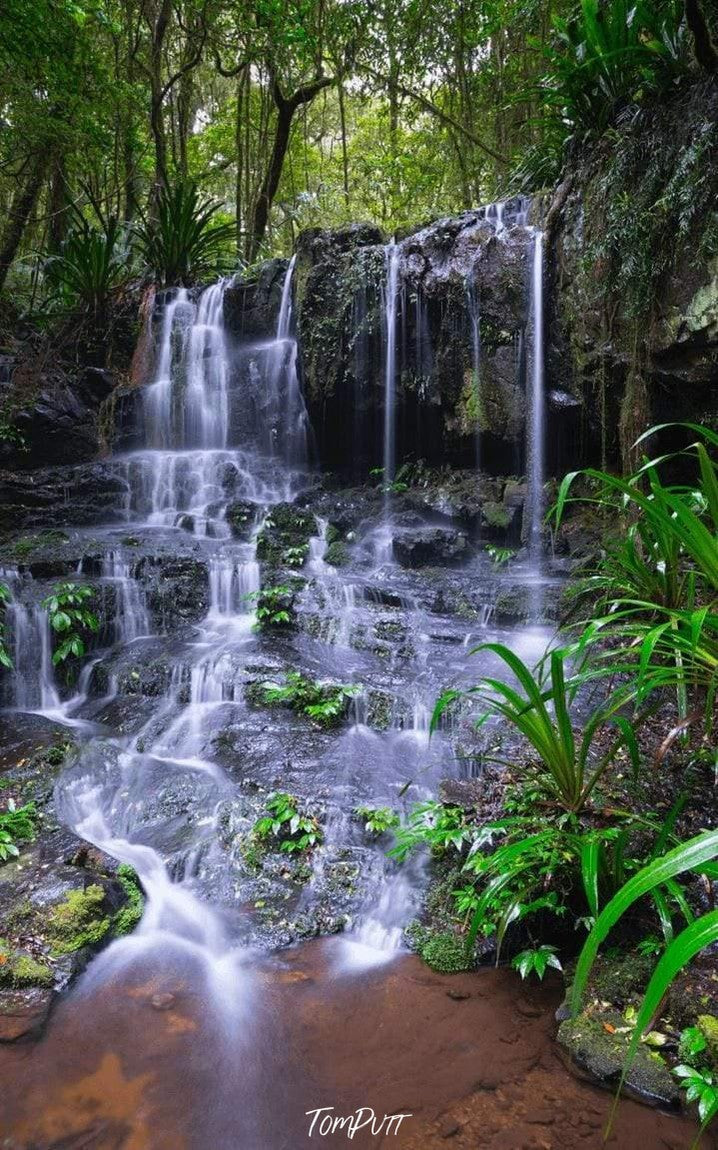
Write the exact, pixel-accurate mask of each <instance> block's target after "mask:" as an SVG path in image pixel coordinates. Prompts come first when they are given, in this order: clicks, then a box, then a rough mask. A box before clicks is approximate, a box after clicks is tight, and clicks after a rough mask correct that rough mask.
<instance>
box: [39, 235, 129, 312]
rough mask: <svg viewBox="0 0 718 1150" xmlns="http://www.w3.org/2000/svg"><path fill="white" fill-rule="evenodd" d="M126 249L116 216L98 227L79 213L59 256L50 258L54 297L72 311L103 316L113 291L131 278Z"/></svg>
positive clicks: (48, 268) (47, 271) (47, 273)
mask: <svg viewBox="0 0 718 1150" xmlns="http://www.w3.org/2000/svg"><path fill="white" fill-rule="evenodd" d="M126 264H127V259H126V252H125V251H124V250H123V245H122V233H121V229H120V225H119V224H118V222H117V220H116V219H111V220H110V221H109V222H108V224H107V226H106V227H105V228H102V229H100V228H94V227H92V225H91V224H90V223H88V221H87V220H86V219H85V218H84V217H83V216H82V215H81V214H80V213H79V212H77V213H76V216H75V220H74V223H73V225H72V228H71V230H70V232H69V235H68V237H67V239H66V240H65V242H64V244H63V245H62V247H61V249H60V251H59V252H58V254H57V255H51V256H49V257H48V259H47V261H46V264H45V277H46V280H47V282H48V284H49V286H50V288H51V290H52V292H53V298H54V299H55V300H56V301H57V302H58V303H59V304H60V305H61V306H62V307H64V308H66V309H68V310H72V309H77V308H79V309H81V310H82V311H84V312H86V313H87V315H89V316H91V317H92V318H93V319H94V320H100V319H102V318H103V317H104V316H105V314H106V312H107V307H108V304H109V302H110V298H111V296H112V293H113V292H114V291H116V290H117V289H118V288H119V287H120V286H121V285H122V283H123V282H124V281H125V280H126V279H127V270H126Z"/></svg>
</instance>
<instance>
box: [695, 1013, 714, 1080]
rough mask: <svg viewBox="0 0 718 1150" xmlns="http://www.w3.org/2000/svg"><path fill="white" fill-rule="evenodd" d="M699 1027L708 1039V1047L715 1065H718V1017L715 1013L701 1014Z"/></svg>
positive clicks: (698, 1020) (698, 1021)
mask: <svg viewBox="0 0 718 1150" xmlns="http://www.w3.org/2000/svg"><path fill="white" fill-rule="evenodd" d="M697 1023H698V1029H699V1030H700V1032H701V1034H702V1035H703V1037H704V1038H705V1040H706V1048H707V1050H708V1055H709V1057H710V1060H711V1062H712V1063H713V1066H716V1067H718V1018H716V1016H715V1015H714V1014H701V1015H700V1016H699V1018H698V1019H697Z"/></svg>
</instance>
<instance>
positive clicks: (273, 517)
mask: <svg viewBox="0 0 718 1150" xmlns="http://www.w3.org/2000/svg"><path fill="white" fill-rule="evenodd" d="M318 530H319V528H318V525H317V521H316V519H315V518H314V516H313V515H312V514H311V513H310V512H307V511H303V510H302V509H301V508H298V507H297V506H296V505H295V504H293V503H276V504H275V505H274V506H273V507H272V509H271V513H270V514H269V515H268V516H267V518H266V520H265V522H264V526H263V528H262V530H261V532H260V533H259V535H258V536H257V558H258V559H259V560H260V562H262V563H266V564H267V566H269V567H295V568H296V567H302V566H303V564H304V562H305V560H306V558H307V555H308V554H309V540H310V539H311V538H312V536H314V535H317V534H318Z"/></svg>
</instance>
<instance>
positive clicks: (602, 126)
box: [0, 0, 716, 297]
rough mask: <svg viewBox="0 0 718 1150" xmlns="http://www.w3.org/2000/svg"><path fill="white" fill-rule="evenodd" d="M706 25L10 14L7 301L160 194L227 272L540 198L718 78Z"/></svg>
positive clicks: (120, 232) (669, 3) (186, 13)
mask: <svg viewBox="0 0 718 1150" xmlns="http://www.w3.org/2000/svg"><path fill="white" fill-rule="evenodd" d="M708 9H709V6H708V5H706V4H705V3H703V4H701V2H700V0H687V2H686V3H685V5H684V4H683V3H682V2H681V0H645V2H641V0H639V2H638V3H637V4H636V3H631V4H628V3H627V2H626V0H580V2H576V0H447V3H445V4H443V5H442V6H441V8H440V9H438V8H437V6H436V4H435V3H432V2H431V0H255V2H252V0H5V3H4V4H3V6H2V12H1V13H0V210H1V213H2V230H1V232H0V288H1V287H2V286H3V285H5V283H6V280H7V277H8V274H10V276H11V278H10V281H9V283H8V286H10V285H11V284H12V285H13V289H14V292H15V293H16V294H17V293H19V295H20V297H23V296H24V295H27V294H28V293H29V292H31V291H33V292H34V291H35V289H36V286H37V285H36V283H35V280H36V278H37V276H38V274H39V269H43V268H44V269H47V267H48V262H47V261H48V258H50V257H52V255H53V253H61V252H62V251H63V249H64V246H65V245H67V243H68V242H69V241H74V242H75V244H77V242H78V240H77V237H78V234H79V236H80V242H81V243H83V244H84V243H85V242H92V243H95V247H96V250H95V251H94V252H93V253H92V258H93V259H94V260H95V261H96V262H97V264H98V265H102V266H101V267H100V270H99V271H98V273H97V274H98V275H99V274H105V273H107V274H109V271H111V267H112V266H114V265H115V264H117V263H118V262H121V261H122V260H123V259H125V262H126V255H127V252H128V251H129V247H128V245H129V242H130V238H131V237H132V236H134V235H135V233H136V230H137V229H140V235H141V232H142V228H143V227H144V229H145V233H146V230H147V227H148V226H149V225H148V220H150V219H151V218H152V217H156V216H157V213H158V211H159V210H160V208H159V205H160V204H161V202H162V198H163V196H164V201H165V208H166V209H167V204H168V203H169V204H170V208H171V206H172V204H175V208H177V210H180V211H184V212H185V215H186V216H188V214H191V212H193V211H200V210H202V206H203V205H204V206H205V208H206V209H207V210H209V209H208V207H207V205H209V203H210V202H211V205H212V207H213V208H214V209H215V210H214V211H213V212H212V221H213V222H212V226H213V227H214V228H217V227H218V225H221V228H220V229H219V230H217V234H216V236H215V237H214V240H215V241H216V243H214V241H213V243H214V246H215V248H217V251H218V250H219V248H220V247H221V248H222V249H223V251H224V258H225V259H226V262H227V263H228V264H229V265H231V266H233V267H235V268H236V267H237V266H242V265H247V264H251V263H253V262H255V261H256V260H257V259H259V258H261V257H264V256H267V255H271V254H277V253H282V254H286V252H287V251H288V250H290V248H291V246H292V243H293V240H294V238H295V236H296V233H297V231H298V230H300V229H301V228H305V227H312V226H321V227H327V226H338V225H341V224H343V223H347V222H349V221H351V220H368V221H371V222H375V223H378V224H380V225H381V226H382V227H384V228H385V229H386V230H387V231H394V230H401V229H406V228H409V227H411V226H414V225H416V224H418V223H420V222H422V221H424V220H426V219H428V218H430V217H434V216H437V215H439V214H442V213H447V214H448V213H452V212H456V211H458V210H461V209H463V208H467V207H470V206H474V205H476V204H477V203H481V202H485V201H487V200H490V199H493V198H496V197H505V196H506V195H509V194H512V193H516V192H531V191H534V190H536V189H537V188H541V187H547V186H550V185H551V184H553V183H554V182H555V181H557V180H558V179H559V177H560V173H561V168H562V165H563V164H564V163H565V161H566V157H567V155H569V154H570V152H571V150H572V149H575V148H577V147H580V145H581V143H582V142H583V141H584V140H585V139H586V138H587V137H590V136H592V135H594V136H595V135H597V134H601V133H603V132H606V131H607V130H612V129H614V128H616V127H619V128H620V125H621V123H623V122H625V121H626V119H627V118H629V119H630V117H632V116H635V115H636V114H639V112H640V107H641V102H642V101H643V100H644V99H645V98H646V97H647V96H649V95H650V97H651V99H654V100H655V98H656V97H658V98H661V97H662V95H664V94H666V93H667V92H670V91H671V90H672V89H674V88H675V87H676V86H677V85H680V84H681V83H683V82H684V81H685V79H686V77H695V76H696V75H697V74H701V73H703V72H706V71H707V72H715V68H716V50H715V47H714V44H715V29H712V28H711V27H710V24H709V21H710V20H711V19H714V17H712V16H709V14H708ZM178 205H179V207H178ZM167 210H169V209H167ZM165 222H166V223H167V222H169V223H170V224H171V226H172V228H173V229H174V230H175V231H176V230H177V225H176V221H175V218H174V217H168V219H167V220H166V221H165ZM110 231H111V232H112V245H111V247H110V248H109V249H108V248H107V244H106V243H105V242H104V241H105V240H106V237H107V235H108V232H110ZM96 235H99V236H100V237H101V238H102V243H100V241H97V240H96ZM83 236H84V237H85V239H83V238H82V237H83ZM88 237H89V239H88ZM145 239H147V235H146V234H145ZM103 244H104V246H102V245H103ZM123 245H124V247H123ZM140 249H141V250H144V247H143V245H142V243H140ZM133 250H134V249H133ZM82 251H83V252H85V249H84V248H83V249H82ZM215 254H216V253H215ZM88 258H89V257H88ZM105 264H107V265H108V266H107V267H106V268H104V265H105ZM103 268H104V271H103Z"/></svg>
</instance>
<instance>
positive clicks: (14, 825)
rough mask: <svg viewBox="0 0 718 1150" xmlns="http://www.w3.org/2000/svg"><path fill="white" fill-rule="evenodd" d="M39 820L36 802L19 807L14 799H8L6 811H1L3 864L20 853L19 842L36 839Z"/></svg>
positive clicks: (1, 853)
mask: <svg viewBox="0 0 718 1150" xmlns="http://www.w3.org/2000/svg"><path fill="white" fill-rule="evenodd" d="M37 818H38V813H37V808H36V806H35V803H34V802H30V803H25V805H24V806H22V807H18V806H17V804H16V802H15V800H14V799H8V802H7V806H6V808H5V810H4V811H0V859H2V861H3V862H5V861H6V860H7V859H8V858H10V856H17V855H18V854H19V853H20V850H19V848H18V847H17V845H16V844H17V843H18V842H21V841H24V840H28V839H32V838H34V836H35V825H36V822H37Z"/></svg>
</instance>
